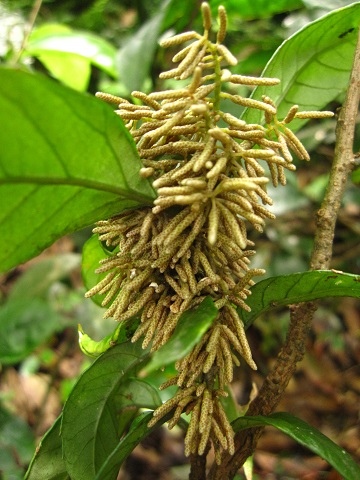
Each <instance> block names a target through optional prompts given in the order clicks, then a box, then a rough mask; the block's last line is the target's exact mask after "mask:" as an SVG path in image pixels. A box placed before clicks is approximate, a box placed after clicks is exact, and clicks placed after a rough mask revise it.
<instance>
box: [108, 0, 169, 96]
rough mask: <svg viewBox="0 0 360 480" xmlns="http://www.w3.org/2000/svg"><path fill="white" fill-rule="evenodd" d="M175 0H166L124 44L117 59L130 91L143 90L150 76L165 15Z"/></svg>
mask: <svg viewBox="0 0 360 480" xmlns="http://www.w3.org/2000/svg"><path fill="white" fill-rule="evenodd" d="M172 3H174V0H165V1H164V2H163V4H162V5H161V8H159V9H158V10H157V11H156V14H155V15H154V16H153V17H152V18H150V20H148V21H147V22H145V23H144V24H143V25H142V27H141V28H140V29H139V30H138V31H137V32H136V33H135V34H134V35H132V36H131V37H130V38H129V40H128V41H127V42H125V44H124V45H123V46H122V48H121V50H120V51H119V54H118V56H117V59H116V64H117V68H118V71H119V74H120V78H121V81H122V83H123V84H124V85H125V87H126V88H127V90H128V91H129V92H132V91H134V90H141V89H142V88H143V86H144V82H145V80H146V78H147V77H148V76H149V72H150V66H151V63H152V61H153V57H154V54H155V51H156V49H157V48H158V40H159V37H160V32H161V26H162V23H163V20H164V18H165V15H166V13H167V11H168V9H169V7H170V6H171V4H172Z"/></svg>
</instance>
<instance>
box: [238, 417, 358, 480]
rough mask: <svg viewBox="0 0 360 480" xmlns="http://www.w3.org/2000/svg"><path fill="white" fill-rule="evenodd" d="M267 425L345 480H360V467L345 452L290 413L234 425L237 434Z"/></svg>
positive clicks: (255, 418) (250, 419) (242, 421)
mask: <svg viewBox="0 0 360 480" xmlns="http://www.w3.org/2000/svg"><path fill="white" fill-rule="evenodd" d="M266 425H270V426H272V427H275V428H277V429H278V430H280V431H282V432H283V433H286V434H287V435H289V436H290V437H291V438H293V439H294V440H296V441H297V442H298V443H300V444H301V445H303V446H304V447H306V448H308V449H309V450H311V451H312V452H314V453H316V454H317V455H319V456H320V457H322V458H323V459H324V460H326V461H327V462H328V463H329V464H330V465H331V466H332V467H334V468H335V469H336V470H337V471H338V472H339V473H340V475H342V478H344V480H354V479H355V478H360V466H359V465H357V464H356V463H355V461H354V460H353V458H352V457H351V456H350V455H349V454H348V453H347V452H346V451H345V450H343V449H342V448H341V447H339V446H338V445H336V443H334V442H333V441H332V440H330V438H328V437H326V436H325V435H323V434H322V433H321V432H319V430H317V429H316V428H314V427H312V426H310V425H309V424H307V423H306V422H304V421H303V420H300V419H299V418H297V417H294V416H293V415H290V414H289V413H286V412H276V413H272V414H271V415H269V416H267V417H263V416H261V415H259V416H254V417H250V416H245V417H239V418H237V419H236V420H235V421H234V422H233V423H232V427H233V429H234V431H235V432H239V431H240V430H243V429H245V428H251V427H259V426H260V427H262V426H266Z"/></svg>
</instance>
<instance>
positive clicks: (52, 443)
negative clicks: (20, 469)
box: [24, 415, 70, 480]
mask: <svg viewBox="0 0 360 480" xmlns="http://www.w3.org/2000/svg"><path fill="white" fill-rule="evenodd" d="M61 419H62V417H61V415H60V416H59V417H58V418H57V420H56V421H55V423H54V424H53V425H52V427H51V428H50V429H49V430H48V431H47V432H46V434H45V435H44V437H43V438H42V440H41V442H40V444H39V446H38V447H37V449H36V452H35V455H34V456H33V459H32V461H31V463H30V465H29V468H28V471H27V472H26V475H25V478H24V480H39V479H40V478H41V480H70V477H69V474H68V473H67V471H66V466H65V462H64V459H63V455H62V443H61V436H60V433H61V432H60V430H61Z"/></svg>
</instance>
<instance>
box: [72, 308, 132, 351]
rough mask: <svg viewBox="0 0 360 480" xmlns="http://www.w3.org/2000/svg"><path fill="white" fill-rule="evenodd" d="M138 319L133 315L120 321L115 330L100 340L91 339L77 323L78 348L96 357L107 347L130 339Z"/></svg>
mask: <svg viewBox="0 0 360 480" xmlns="http://www.w3.org/2000/svg"><path fill="white" fill-rule="evenodd" d="M139 323H140V319H138V318H136V317H134V318H132V319H129V320H126V321H122V322H120V323H119V325H118V326H117V327H116V328H115V330H114V331H113V332H111V333H109V334H108V335H106V336H105V337H104V338H102V339H101V340H98V341H96V340H93V339H92V338H90V337H89V335H87V334H86V333H85V332H84V330H83V328H82V326H81V325H80V324H78V334H79V345H80V349H81V350H82V351H83V353H85V355H88V356H90V357H98V356H99V355H101V354H102V353H104V352H106V350H108V349H109V348H112V347H114V346H115V345H116V344H118V343H123V342H126V341H127V340H130V339H131V337H132V336H133V335H134V333H135V330H136V329H137V327H138V326H139Z"/></svg>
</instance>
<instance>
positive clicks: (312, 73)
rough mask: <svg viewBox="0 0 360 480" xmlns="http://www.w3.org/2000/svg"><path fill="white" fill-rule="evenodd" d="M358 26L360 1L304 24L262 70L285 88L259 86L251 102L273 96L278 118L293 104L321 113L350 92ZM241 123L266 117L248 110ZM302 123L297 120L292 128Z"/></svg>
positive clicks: (257, 120)
mask: <svg viewBox="0 0 360 480" xmlns="http://www.w3.org/2000/svg"><path fill="white" fill-rule="evenodd" d="M359 23H360V2H356V3H354V4H352V5H349V6H348V7H344V8H341V9H339V10H335V11H333V12H331V13H329V14H327V15H325V16H323V17H321V18H319V19H318V20H316V21H314V22H312V23H309V24H308V25H306V26H305V27H304V28H302V29H301V30H299V31H298V32H297V33H295V34H294V35H292V36H291V37H290V38H288V39H287V40H286V41H285V42H283V43H282V45H281V46H280V47H279V48H278V49H277V51H276V52H275V54H274V55H273V57H272V58H271V59H270V61H269V62H268V64H267V66H266V67H265V70H264V71H263V76H265V77H275V78H279V79H280V80H281V83H280V84H279V85H277V86H273V87H257V88H256V89H255V90H254V92H253V95H252V97H253V98H254V99H257V100H261V97H262V95H268V96H270V97H271V98H272V99H273V101H274V102H275V104H276V105H277V107H278V115H279V118H280V119H281V118H283V117H284V116H285V115H286V113H287V111H288V110H289V108H290V107H291V106H292V105H294V104H296V105H299V107H300V110H321V109H323V108H324V107H325V106H326V105H327V104H328V103H330V102H331V101H332V100H334V99H336V98H337V97H338V96H339V95H340V94H342V93H343V92H344V91H345V90H346V88H347V84H348V81H349V76H350V71H351V68H352V62H353V56H354V52H355V45H356V40H357V27H358V25H359ZM242 118H243V119H244V120H246V121H247V122H249V123H261V122H262V121H263V113H262V112H261V111H260V110H256V109H247V110H245V112H244V114H243V117H242ZM303 123H304V120H302V121H300V120H296V121H294V122H292V123H291V128H292V129H293V130H296V129H298V128H299V127H300V126H301V125H302V124H303Z"/></svg>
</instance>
